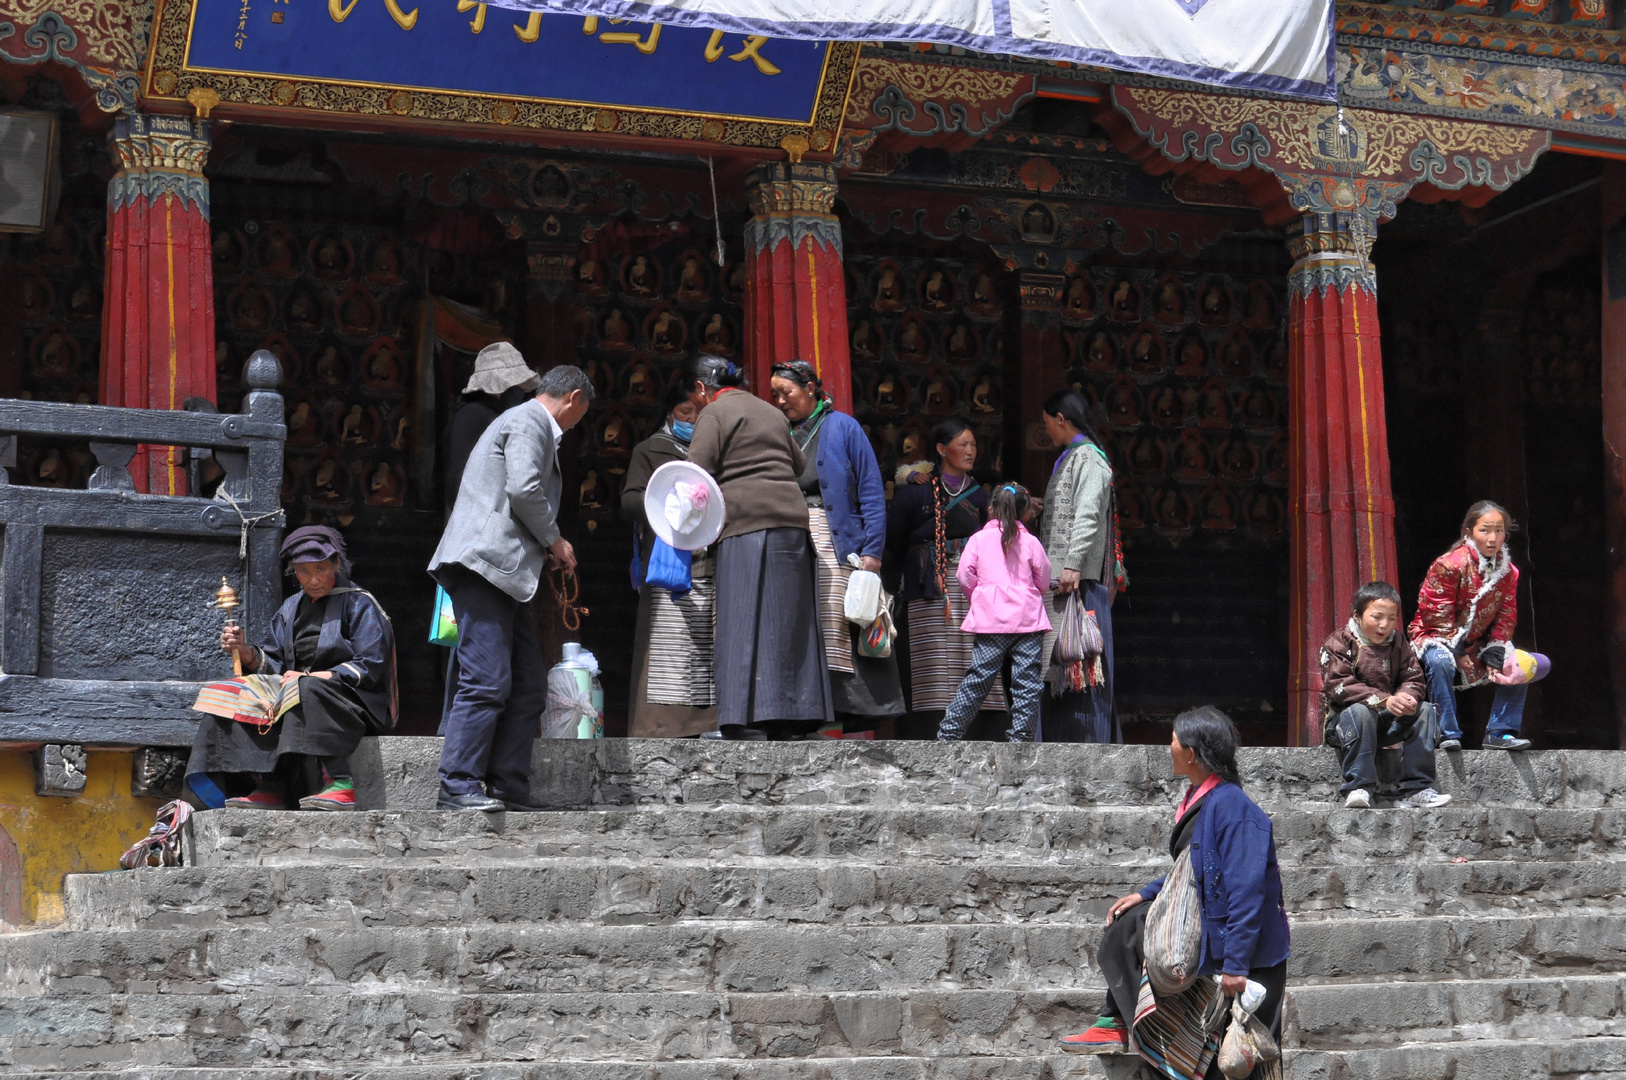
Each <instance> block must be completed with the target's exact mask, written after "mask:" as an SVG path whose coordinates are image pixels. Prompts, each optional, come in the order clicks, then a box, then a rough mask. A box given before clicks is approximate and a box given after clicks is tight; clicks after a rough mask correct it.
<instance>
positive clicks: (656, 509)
mask: <svg viewBox="0 0 1626 1080" xmlns="http://www.w3.org/2000/svg"><path fill="white" fill-rule="evenodd" d="M644 516H645V517H646V518H648V519H649V527H650V528H651V529H654V530H655V535H656V536H658V537H660V538H661V539H662V540H664V541H666V542H667V543H668V544H670V545H671V546H672V547H674V548H676V549H677V550H678V551H699V550H700V549H701V548H703V547H709V546H710V545H711V544H713V543H715V542H716V541H717V538H718V537H719V536H721V535H722V532H723V518H724V510H723V491H722V489H721V488H719V487H718V486H717V481H715V480H713V479H712V478H711V474H710V473H708V472H706V470H705V469H702V468H701V467H700V466H698V465H696V464H694V463H692V462H688V461H668V462H667V463H666V464H665V465H662V466H661V467H660V468H658V469H656V470H655V473H654V475H652V476H651V477H650V478H649V485H648V486H647V487H645V488H644Z"/></svg>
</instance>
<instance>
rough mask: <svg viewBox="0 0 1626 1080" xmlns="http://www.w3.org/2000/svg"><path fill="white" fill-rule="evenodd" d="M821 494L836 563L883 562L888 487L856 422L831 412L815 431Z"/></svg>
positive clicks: (871, 449) (867, 439) (867, 438)
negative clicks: (859, 558)
mask: <svg viewBox="0 0 1626 1080" xmlns="http://www.w3.org/2000/svg"><path fill="white" fill-rule="evenodd" d="M818 449H819V457H818V461H817V462H816V464H817V466H818V470H819V495H820V496H821V497H822V498H823V499H824V512H825V514H826V515H827V516H828V517H829V519H830V534H831V536H832V537H833V538H834V540H835V545H836V559H837V560H838V561H840V562H841V563H843V564H845V563H846V561H847V556H848V555H870V556H873V557H875V558H877V559H879V558H880V557H881V552H882V550H883V549H884V548H885V547H886V488H885V486H884V485H883V484H882V483H881V467H880V466H879V465H878V464H876V462H875V450H874V448H873V447H871V446H870V444H869V437H868V436H867V435H865V434H864V429H863V428H862V427H860V426H859V423H858V421H857V420H854V419H853V418H852V417H850V416H848V415H847V414H846V413H840V412H832V413H830V414H829V415H828V416H826V417H825V418H824V423H823V424H822V425H821V426H820V428H819V447H818Z"/></svg>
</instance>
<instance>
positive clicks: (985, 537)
mask: <svg viewBox="0 0 1626 1080" xmlns="http://www.w3.org/2000/svg"><path fill="white" fill-rule="evenodd" d="M1032 509H1033V501H1032V499H1030V498H1029V497H1028V490H1027V488H1025V487H1023V486H1022V485H1021V484H1005V485H1004V486H1002V487H1000V488H999V490H997V491H995V492H994V498H993V501H992V502H990V503H989V504H988V518H989V520H988V524H986V525H984V526H983V527H982V531H980V532H978V533H977V534H976V535H975V536H973V537H972V538H971V539H970V540H968V541H966V545H965V551H964V553H963V554H961V556H960V569H959V572H958V574H957V575H956V576H957V577H958V578H959V579H960V587H961V588H962V589H964V590H965V594H966V596H967V597H969V598H970V604H971V610H970V613H969V614H967V615H966V617H965V622H963V623H961V624H960V629H961V630H964V631H965V632H966V633H968V634H975V635H976V643H975V644H974V645H973V646H972V650H971V670H970V671H969V672H967V673H966V676H965V678H964V679H962V680H961V681H960V688H959V690H957V691H956V692H955V694H954V700H953V701H952V702H950V703H949V707H948V711H947V712H945V713H944V714H943V722H942V723H941V724H940V725H938V728H937V738H938V740H939V741H941V742H958V741H959V740H961V739H962V738H964V737H965V729H966V725H968V724H970V723H971V719H972V717H974V716H976V715H977V711H978V710H979V709H981V708H982V701H983V699H984V698H985V697H987V696H988V690H989V688H990V687H991V686H993V684H994V680H995V679H996V678H998V677H999V672H1000V669H1001V668H1003V667H1004V666H1005V657H1006V655H1007V654H1008V655H1009V656H1010V658H1011V730H1010V731H1009V732H1008V733H1007V734H1006V738H1007V739H1009V740H1010V741H1011V742H1032V741H1033V735H1034V731H1035V729H1036V728H1037V727H1038V722H1039V690H1040V688H1041V687H1042V686H1043V685H1044V682H1043V676H1042V672H1043V669H1044V665H1043V663H1042V662H1041V657H1042V655H1043V650H1042V648H1041V646H1042V645H1043V642H1044V635H1045V631H1047V630H1049V629H1050V618H1049V616H1047V615H1046V614H1045V610H1044V595H1045V592H1046V591H1047V590H1048V589H1049V587H1050V556H1048V555H1046V554H1045V550H1044V545H1043V544H1041V543H1040V542H1039V539H1038V537H1036V536H1034V535H1033V534H1032V533H1030V532H1028V531H1027V529H1026V527H1024V526H1023V524H1022V522H1023V521H1025V520H1026V519H1027V518H1028V516H1029V514H1030V512H1031V511H1032Z"/></svg>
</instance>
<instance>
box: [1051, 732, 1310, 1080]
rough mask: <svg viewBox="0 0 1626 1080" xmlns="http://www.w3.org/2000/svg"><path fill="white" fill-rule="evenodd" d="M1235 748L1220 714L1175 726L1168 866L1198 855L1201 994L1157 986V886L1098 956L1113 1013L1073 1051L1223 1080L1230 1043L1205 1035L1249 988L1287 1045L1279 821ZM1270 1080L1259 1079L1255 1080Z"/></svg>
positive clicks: (1117, 913)
mask: <svg viewBox="0 0 1626 1080" xmlns="http://www.w3.org/2000/svg"><path fill="white" fill-rule="evenodd" d="M1236 747H1237V733H1236V726H1235V725H1234V724H1232V723H1231V718H1230V717H1228V716H1226V715H1225V714H1224V713H1222V712H1220V711H1219V710H1218V709H1216V708H1214V707H1213V706H1212V705H1204V706H1201V707H1200V708H1196V709H1190V710H1188V711H1186V712H1183V713H1181V714H1180V715H1179V716H1177V717H1175V720H1174V738H1172V739H1171V740H1170V741H1169V756H1170V757H1171V759H1172V762H1173V767H1174V774H1175V775H1176V776H1183V777H1185V778H1186V781H1187V783H1186V792H1185V795H1184V797H1182V798H1181V800H1180V805H1179V807H1178V808H1177V809H1176V811H1175V816H1174V833H1173V835H1172V836H1170V837H1169V857H1170V858H1171V859H1178V858H1179V857H1180V855H1181V854H1182V853H1183V852H1185V851H1186V850H1187V849H1188V848H1189V849H1190V850H1191V870H1192V874H1193V876H1194V881H1195V885H1196V890H1197V901H1198V906H1199V907H1200V909H1201V911H1202V946H1201V953H1200V955H1201V960H1200V961H1199V967H1198V979H1197V982H1196V985H1194V986H1192V987H1191V988H1190V989H1189V990H1186V991H1184V992H1183V993H1179V994H1175V995H1172V996H1167V997H1165V996H1163V995H1161V994H1157V993H1155V992H1154V991H1153V989H1152V986H1151V983H1150V981H1149V980H1148V979H1147V978H1146V974H1145V962H1146V955H1145V949H1144V947H1143V941H1144V937H1145V931H1146V916H1147V914H1148V911H1149V908H1148V906H1147V901H1149V900H1154V899H1156V898H1157V896H1158V894H1159V893H1160V892H1162V891H1163V883H1164V881H1165V880H1166V879H1165V878H1158V879H1157V880H1156V881H1154V882H1152V883H1151V884H1150V885H1147V886H1146V887H1145V888H1144V889H1141V890H1140V891H1139V892H1132V893H1130V894H1129V895H1128V896H1124V897H1122V898H1120V899H1119V900H1118V901H1117V902H1115V903H1114V904H1113V905H1112V908H1111V910H1110V911H1108V912H1107V930H1106V933H1105V934H1103V935H1102V936H1101V946H1100V948H1099V949H1098V950H1097V952H1096V960H1097V962H1098V963H1099V965H1100V968H1101V974H1102V975H1103V976H1104V977H1105V978H1106V983H1107V1002H1106V1008H1105V1009H1104V1010H1102V1013H1101V1017H1100V1019H1099V1020H1097V1021H1096V1022H1095V1024H1094V1026H1092V1027H1090V1028H1089V1029H1088V1030H1086V1031H1083V1032H1080V1033H1079V1034H1077V1035H1068V1036H1066V1037H1065V1038H1063V1039H1062V1045H1063V1046H1065V1047H1066V1048H1067V1049H1069V1050H1076V1051H1081V1052H1084V1053H1093V1054H1139V1055H1140V1056H1141V1057H1142V1058H1144V1059H1145V1060H1146V1061H1147V1062H1149V1063H1150V1064H1151V1065H1152V1066H1153V1067H1154V1068H1155V1069H1156V1070H1157V1072H1158V1074H1159V1075H1161V1076H1167V1077H1170V1078H1172V1080H1202V1078H1203V1077H1205V1076H1206V1077H1210V1078H1216V1077H1220V1071H1219V1067H1218V1064H1217V1062H1216V1061H1215V1057H1216V1051H1217V1050H1218V1047H1219V1039H1220V1036H1219V1035H1218V1034H1210V1033H1208V1032H1207V1031H1206V1030H1205V1029H1204V1027H1203V1023H1202V1017H1203V1012H1204V1010H1205V1007H1206V1006H1207V1005H1208V1004H1209V1003H1210V1002H1211V1000H1212V999H1213V998H1214V996H1215V995H1216V994H1224V995H1225V996H1227V997H1235V996H1237V995H1240V994H1243V993H1244V992H1245V991H1246V990H1247V988H1248V983H1250V982H1253V983H1256V984H1258V985H1259V986H1261V987H1263V989H1264V997H1263V999H1262V1000H1260V1001H1259V1002H1258V1003H1257V1004H1255V1005H1254V1008H1253V1015H1254V1016H1255V1017H1257V1018H1258V1019H1259V1020H1260V1021H1261V1022H1262V1023H1263V1024H1264V1025H1265V1026H1266V1027H1267V1028H1269V1029H1270V1033H1271V1035H1272V1036H1273V1037H1274V1038H1275V1039H1276V1043H1277V1045H1278V1046H1280V1045H1281V1021H1282V994H1283V992H1284V991H1285V990H1286V988H1287V958H1288V954H1289V951H1290V950H1289V943H1288V930H1287V909H1286V907H1285V906H1284V904H1283V902H1282V875H1281V869H1280V867H1279V866H1278V865H1277V862H1276V838H1275V834H1274V831H1273V829H1272V827H1271V822H1270V815H1268V814H1266V813H1265V812H1264V811H1263V810H1261V809H1259V806H1258V804H1256V803H1255V802H1254V801H1253V800H1252V799H1250V798H1248V795H1247V793H1246V792H1245V791H1243V790H1242V786H1241V780H1240V778H1239V777H1238V775H1237V771H1236ZM1216 976H1218V981H1217V982H1216V981H1215V977H1216ZM1222 1030H1223V1029H1222ZM1131 1033H1133V1037H1131ZM1263 1072H1264V1070H1262V1069H1255V1070H1254V1075H1262V1074H1263Z"/></svg>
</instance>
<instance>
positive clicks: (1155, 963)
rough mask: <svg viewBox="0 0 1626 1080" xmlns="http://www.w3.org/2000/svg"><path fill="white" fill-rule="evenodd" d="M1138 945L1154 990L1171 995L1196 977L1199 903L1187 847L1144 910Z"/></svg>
mask: <svg viewBox="0 0 1626 1080" xmlns="http://www.w3.org/2000/svg"><path fill="white" fill-rule="evenodd" d="M1141 949H1142V952H1143V953H1144V954H1145V956H1146V978H1147V979H1148V980H1149V981H1150V982H1151V984H1152V989H1153V990H1155V991H1157V993H1158V994H1160V995H1162V996H1164V997H1172V996H1173V995H1175V994H1181V993H1184V992H1185V991H1187V990H1189V989H1191V987H1192V985H1193V984H1194V983H1195V982H1196V981H1197V969H1198V968H1199V967H1201V966H1202V950H1203V907H1202V900H1201V898H1200V897H1199V896H1198V895H1197V878H1196V874H1195V873H1194V872H1193V871H1192V869H1191V849H1190V848H1187V849H1186V850H1185V851H1182V852H1181V853H1180V857H1179V858H1178V859H1176V860H1175V861H1174V870H1173V871H1171V872H1170V874H1169V876H1168V877H1167V878H1165V879H1164V881H1163V891H1162V892H1160V893H1158V894H1157V897H1156V899H1154V900H1153V901H1152V909H1151V910H1150V911H1148V912H1147V913H1146V930H1145V932H1144V936H1143V937H1142V939H1141Z"/></svg>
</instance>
